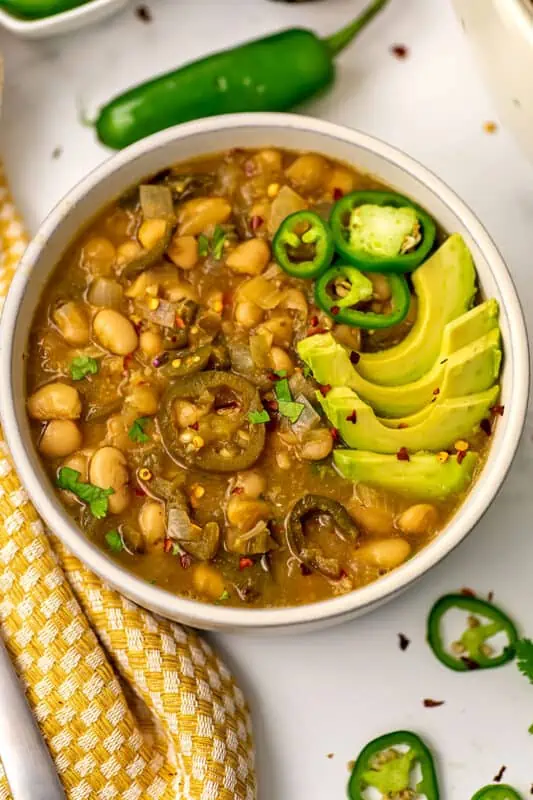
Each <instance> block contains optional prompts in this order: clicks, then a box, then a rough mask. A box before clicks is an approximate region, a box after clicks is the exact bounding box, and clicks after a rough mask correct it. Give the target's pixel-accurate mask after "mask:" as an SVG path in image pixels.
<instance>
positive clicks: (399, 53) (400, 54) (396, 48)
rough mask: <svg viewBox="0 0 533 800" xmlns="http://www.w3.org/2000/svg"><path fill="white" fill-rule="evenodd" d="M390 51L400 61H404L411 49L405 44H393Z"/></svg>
mask: <svg viewBox="0 0 533 800" xmlns="http://www.w3.org/2000/svg"><path fill="white" fill-rule="evenodd" d="M390 51H391V53H392V55H393V56H394V57H395V58H397V59H398V60H399V61H403V59H405V58H407V56H408V55H409V49H408V48H407V47H406V46H405V45H404V44H393V45H391V47H390Z"/></svg>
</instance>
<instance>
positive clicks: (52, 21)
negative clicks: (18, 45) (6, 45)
mask: <svg viewBox="0 0 533 800" xmlns="http://www.w3.org/2000/svg"><path fill="white" fill-rule="evenodd" d="M128 2H129V0H91V2H89V3H86V4H84V5H82V6H79V8H73V9H72V10H71V11H64V12H63V13H62V14H54V15H53V16H52V17H46V18H45V19H37V20H24V19H19V18H18V17H14V16H13V15H12V14H8V13H7V11H2V10H1V9H0V25H3V26H4V28H7V29H8V30H9V31H11V33H14V34H16V35H17V36H23V37H24V38H26V39H42V38H44V37H45V36H55V35H57V34H59V33H70V32H71V31H75V30H77V29H78V28H81V27H82V26H83V25H90V24H92V23H93V22H100V20H103V19H105V18H106V17H110V16H111V14H116V12H117V11H120V9H121V8H124V7H125V6H126V5H127V4H128Z"/></svg>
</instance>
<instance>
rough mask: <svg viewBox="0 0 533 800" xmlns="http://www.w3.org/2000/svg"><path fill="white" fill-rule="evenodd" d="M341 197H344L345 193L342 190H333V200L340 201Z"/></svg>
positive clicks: (336, 187) (337, 188) (336, 188)
mask: <svg viewBox="0 0 533 800" xmlns="http://www.w3.org/2000/svg"><path fill="white" fill-rule="evenodd" d="M341 197H344V192H343V191H342V189H339V187H338V186H335V188H334V189H333V199H334V200H340V199H341Z"/></svg>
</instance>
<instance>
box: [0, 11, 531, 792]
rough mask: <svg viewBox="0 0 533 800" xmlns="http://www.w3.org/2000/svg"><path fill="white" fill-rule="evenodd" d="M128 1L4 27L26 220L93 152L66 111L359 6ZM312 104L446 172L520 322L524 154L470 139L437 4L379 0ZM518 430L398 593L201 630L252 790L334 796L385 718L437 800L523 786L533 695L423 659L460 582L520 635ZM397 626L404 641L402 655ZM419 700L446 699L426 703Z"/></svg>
mask: <svg viewBox="0 0 533 800" xmlns="http://www.w3.org/2000/svg"><path fill="white" fill-rule="evenodd" d="M134 5H135V4H133V5H132V6H131V7H130V8H129V9H128V10H126V11H125V12H124V13H122V14H120V15H119V16H117V17H115V18H114V19H113V20H111V21H110V22H106V23H104V24H103V25H101V26H99V27H93V28H88V29H85V30H83V31H81V32H79V33H78V34H76V35H70V36H69V37H68V38H57V39H50V40H47V41H43V42H40V43H26V42H23V41H21V40H17V39H14V38H12V37H11V36H10V35H9V34H7V33H5V32H3V31H2V32H0V50H1V51H2V52H3V55H4V57H5V59H6V93H5V105H4V113H3V122H2V140H3V141H2V153H3V156H4V158H5V160H6V162H7V168H8V173H9V175H10V178H11V181H12V187H13V190H14V193H15V196H16V199H17V200H18V202H19V205H20V208H21V210H22V211H23V213H24V214H25V217H26V220H27V223H28V225H29V226H30V228H31V230H32V231H35V229H36V228H37V226H38V224H39V222H40V221H41V220H42V219H43V217H44V216H45V215H46V213H47V212H48V211H49V209H50V208H51V207H52V205H54V204H55V203H56V202H57V201H58V200H59V199H60V197H61V196H62V195H63V194H64V193H65V192H66V191H67V190H68V189H69V188H70V187H71V186H72V185H73V184H74V183H75V182H76V181H77V180H78V179H79V178H81V177H82V176H83V175H84V174H85V173H86V172H87V171H88V170H90V169H92V168H93V167H94V166H95V165H97V164H98V163H99V162H100V161H102V160H103V159H104V158H106V156H107V155H108V153H107V152H106V151H105V149H104V148H102V147H101V146H100V145H98V143H97V142H96V139H95V137H94V135H93V132H92V131H91V130H90V129H88V128H84V127H82V126H81V125H80V122H79V115H80V109H83V110H85V111H86V112H87V113H88V115H89V116H91V114H93V113H94V111H95V109H96V108H97V107H98V105H99V104H100V103H102V102H104V101H106V100H107V99H108V98H109V97H110V96H111V95H113V94H115V93H116V92H118V91H119V90H122V89H123V88H125V87H126V86H128V85H130V84H132V83H135V82H137V81H139V80H141V79H145V78H148V77H150V76H152V75H153V74H154V73H156V72H158V71H162V70H165V69H169V68H171V67H173V66H174V65H178V64H180V63H182V62H184V61H185V60H187V59H190V58H192V57H196V56H199V55H203V54H205V53H206V52H208V51H209V50H211V49H213V48H221V47H224V46H227V45H231V44H232V43H234V42H236V41H237V40H240V39H244V38H246V37H252V36H258V35H261V34H263V33H266V32H267V31H271V30H273V29H276V28H280V27H285V26H290V25H292V24H297V25H304V26H308V27H313V28H315V29H316V30H318V31H323V32H324V33H327V32H330V31H332V30H333V29H335V28H336V27H338V26H339V25H341V24H342V23H343V22H344V21H345V20H347V19H348V18H350V17H351V16H352V15H353V13H354V12H355V11H357V10H358V9H359V8H360V7H362V5H363V0H325V2H323V3H316V4H313V3H311V4H303V5H293V6H290V5H284V4H281V3H270V2H267V0H187V1H186V0H157V1H156V0H153V1H152V2H151V3H149V5H150V7H151V9H152V12H153V22H152V23H151V24H144V23H142V22H141V21H140V20H139V19H138V18H137V17H136V16H135V14H134ZM394 42H399V43H404V44H406V45H407V46H408V47H409V50H410V53H409V57H408V58H407V59H405V60H404V61H399V60H397V59H396V58H394V57H393V56H392V55H391V54H390V53H389V50H388V48H389V46H390V45H391V44H392V43H394ZM308 111H309V113H310V114H313V115H318V116H321V117H324V118H326V119H329V120H332V121H334V122H339V123H345V124H347V125H351V126H354V127H359V128H361V129H362V130H364V131H366V132H368V133H371V134H375V135H376V136H378V137H381V138H383V139H386V140H388V141H389V142H391V143H393V144H395V145H397V146H399V147H401V148H404V149H405V150H406V151H407V152H408V153H410V154H411V155H413V156H415V157H416V158H418V159H419V160H420V161H422V162H423V163H424V164H426V165H427V166H428V167H430V168H431V169H433V170H434V171H435V172H437V173H438V174H439V175H440V176H441V177H442V178H443V179H444V180H445V181H447V182H448V183H449V184H450V185H451V186H452V187H453V188H454V189H455V190H456V191H457V192H458V193H459V194H460V195H461V196H462V197H463V199H464V200H466V202H467V203H469V204H470V205H471V206H472V208H473V209H474V211H475V212H477V214H478V215H479V216H480V218H481V219H482V221H483V222H484V223H485V225H486V226H487V228H488V229H489V231H490V232H491V233H492V235H493V237H494V238H495V240H496V242H497V244H498V245H499V247H500V248H501V250H502V252H503V254H504V257H505V258H506V259H507V262H508V264H509V268H510V270H511V272H512V274H513V276H514V278H515V280H516V282H517V285H518V289H519V293H520V296H521V299H522V302H523V304H524V307H525V309H526V311H527V313H528V316H529V322H532V321H533V280H532V279H531V274H532V271H533V256H532V251H533V227H532V220H533V166H532V165H530V164H529V163H527V161H526V160H525V158H524V157H523V156H522V155H521V153H520V152H519V151H518V149H517V148H516V146H515V144H514V142H513V141H512V139H511V137H510V136H509V135H508V134H507V133H506V132H505V131H503V130H501V129H499V130H498V131H497V133H495V134H493V135H488V134H487V133H485V132H484V131H483V123H484V122H485V121H486V120H491V119H495V111H494V108H493V106H492V103H491V100H490V98H489V97H488V96H487V94H486V92H485V90H484V88H483V86H482V84H481V82H480V80H479V77H478V74H477V71H476V68H475V64H474V63H473V61H472V60H471V56H470V53H469V50H468V47H467V44H466V41H465V39H464V38H463V34H462V31H461V28H460V26H459V24H458V22H457V21H456V19H455V17H454V16H453V13H452V10H451V8H450V6H449V3H448V2H447V0H393V2H392V4H391V6H390V8H389V9H388V10H387V11H386V13H385V14H384V15H383V16H382V17H381V18H380V19H379V20H377V21H375V22H374V23H373V25H372V27H371V28H370V29H369V30H368V31H366V32H365V34H364V35H363V37H362V38H361V39H360V41H359V42H358V43H357V44H355V45H354V46H352V48H351V49H350V50H349V51H348V52H346V53H345V54H343V56H342V57H341V58H340V63H339V76H338V81H337V84H336V87H335V88H334V90H333V91H331V92H330V93H329V94H328V95H327V96H325V97H323V98H321V99H320V100H318V101H316V102H314V103H312V104H310V105H309V108H308ZM532 135H533V132H532ZM56 148H60V155H59V156H58V155H57V153H58V152H59V151H57V152H56V157H55V158H54V157H53V152H54V150H56ZM532 440H533V424H532V420H531V418H530V420H529V422H528V427H527V430H526V432H525V435H524V439H523V442H522V446H521V449H520V452H519V455H518V457H517V460H516V462H515V464H514V467H513V469H512V472H511V475H510V477H509V479H508V480H507V483H506V485H505V487H504V489H503V491H502V492H501V494H500V496H499V497H498V499H497V502H495V503H494V505H493V507H492V508H491V510H490V511H489V513H488V514H487V515H486V517H485V518H484V520H483V521H482V522H481V523H480V524H479V526H478V528H477V529H476V530H475V531H474V532H473V533H472V535H471V536H470V537H469V539H468V540H467V541H466V542H465V543H464V544H463V545H462V546H461V547H459V548H458V549H457V550H456V551H455V552H454V553H453V554H452V555H451V556H450V557H449V558H448V559H447V560H446V562H445V563H443V564H441V565H440V566H439V567H438V568H436V569H435V570H434V571H433V572H432V573H431V574H430V575H428V576H427V577H426V578H425V579H423V580H421V581H420V582H419V583H418V584H417V585H416V586H415V587H414V588H412V589H411V590H410V591H408V592H407V593H406V594H405V595H404V596H403V597H401V598H400V599H398V600H396V601H395V602H394V603H393V604H390V605H388V606H386V607H384V608H382V609H380V610H379V611H375V612H373V613H372V614H370V615H368V616H366V617H365V618H363V619H361V620H358V621H355V622H352V623H349V624H345V625H343V626H341V627H337V628H334V629H332V630H329V631H325V632H322V633H317V634H314V635H306V636H302V635H300V636H298V637H290V636H285V637H283V638H275V637H265V638H261V639H259V638H248V637H244V636H217V637H216V644H217V645H218V646H219V647H220V649H221V650H222V651H223V652H224V654H225V656H226V658H227V661H228V663H229V664H230V666H231V667H232V668H233V669H234V670H235V672H236V673H237V675H238V677H239V679H240V681H241V683H242V685H243V688H244V689H245V691H246V692H247V695H248V697H249V699H250V703H251V706H252V710H253V714H254V719H255V735H256V743H257V749H258V765H259V779H260V798H261V800H304V799H305V800H334V798H343V797H345V785H346V780H347V778H348V771H347V763H348V762H349V761H350V760H351V759H353V758H355V756H356V754H357V753H358V751H359V750H360V748H361V747H362V746H363V745H364V744H365V743H366V742H367V741H368V740H369V739H371V738H373V737H374V736H375V735H378V734H380V733H383V732H386V731H390V730H394V729H396V728H410V729H413V730H416V731H418V732H420V733H421V734H423V735H424V736H426V737H427V739H428V741H429V742H430V743H431V744H432V745H433V746H434V748H435V751H436V753H438V756H439V762H440V764H439V766H440V773H441V784H442V787H443V791H442V795H443V798H444V800H467V798H470V797H471V795H472V794H473V792H474V790H475V789H477V788H479V787H480V786H481V785H483V784H484V783H488V782H490V781H491V779H492V777H493V776H494V775H495V774H496V773H497V772H498V770H499V768H500V766H501V765H503V764H505V765H507V767H508V769H507V772H506V775H505V778H506V780H508V782H510V783H512V784H514V785H515V786H516V787H517V788H519V789H520V790H521V791H522V792H523V793H524V795H528V794H529V791H530V786H531V783H532V782H533V737H532V736H531V735H529V734H528V732H527V729H528V726H529V725H530V724H531V723H532V722H533V687H530V686H529V685H528V684H527V682H526V680H525V679H523V678H522V677H521V676H520V675H519V674H518V672H517V670H516V668H515V667H514V666H509V667H505V668H503V669H501V670H494V671H492V672H485V673H472V674H466V675H460V674H459V675H458V674H455V673H453V672H449V671H447V670H446V669H444V668H443V667H441V666H440V665H439V663H438V662H437V661H436V660H435V659H434V657H433V656H432V655H431V654H430V652H429V651H428V648H427V646H426V645H425V643H424V625H425V621H426V617H427V612H428V609H429V607H430V605H431V604H432V602H433V601H434V600H435V599H436V597H437V596H438V595H439V594H441V593H443V592H447V591H449V590H453V589H456V588H460V587H462V586H470V587H473V588H475V589H477V590H479V591H480V592H487V591H489V590H494V591H495V597H496V600H497V601H498V602H500V603H501V604H502V605H503V606H504V607H505V608H507V609H508V610H509V611H510V612H511V613H512V614H513V616H514V617H515V618H516V619H517V620H519V621H521V623H522V625H523V627H524V629H525V631H526V632H527V633H529V634H530V635H533V613H532V612H531V608H532V600H533V580H532V574H533V541H532V535H533V529H532V525H531V520H532V518H533V491H532V488H531V485H532V480H531V478H532V475H533V444H532ZM400 631H401V632H403V633H405V634H406V635H407V636H408V637H410V639H411V640H412V643H411V646H410V647H409V649H408V650H407V651H406V652H400V650H399V648H398V642H397V634H398V632H400ZM424 697H432V698H436V699H440V700H445V701H446V703H445V705H443V706H442V707H440V708H434V709H425V708H424V707H423V706H422V699H423V698H424ZM331 753H333V754H334V755H333V757H332V758H328V757H327V754H331Z"/></svg>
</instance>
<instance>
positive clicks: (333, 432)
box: [329, 428, 339, 442]
mask: <svg viewBox="0 0 533 800" xmlns="http://www.w3.org/2000/svg"><path fill="white" fill-rule="evenodd" d="M329 432H330V433H331V438H332V439H333V441H334V442H338V441H339V431H338V430H337V428H330V429H329Z"/></svg>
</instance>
